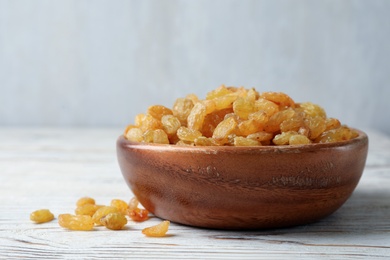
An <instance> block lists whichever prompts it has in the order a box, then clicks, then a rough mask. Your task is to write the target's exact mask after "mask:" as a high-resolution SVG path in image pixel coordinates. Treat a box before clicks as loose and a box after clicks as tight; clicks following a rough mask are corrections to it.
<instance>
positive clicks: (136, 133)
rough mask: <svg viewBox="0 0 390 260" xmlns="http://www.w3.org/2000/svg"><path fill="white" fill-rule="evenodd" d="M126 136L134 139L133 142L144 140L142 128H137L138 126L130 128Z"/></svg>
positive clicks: (128, 138) (131, 139)
mask: <svg viewBox="0 0 390 260" xmlns="http://www.w3.org/2000/svg"><path fill="white" fill-rule="evenodd" d="M125 137H126V139H127V140H130V141H133V142H142V141H143V133H142V130H141V129H139V128H137V127H134V128H131V129H129V130H128V131H127V132H126V134H125Z"/></svg>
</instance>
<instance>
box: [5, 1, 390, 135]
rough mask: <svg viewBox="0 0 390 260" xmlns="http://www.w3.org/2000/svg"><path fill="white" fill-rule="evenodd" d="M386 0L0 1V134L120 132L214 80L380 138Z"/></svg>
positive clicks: (389, 71) (386, 94) (389, 21)
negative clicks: (73, 129) (313, 110)
mask: <svg viewBox="0 0 390 260" xmlns="http://www.w3.org/2000/svg"><path fill="white" fill-rule="evenodd" d="M389 46H390V1H385V0H384V1H379V0H374V1H368V0H367V1H358V0H357V1H299V0H298V1H292V0H291V1H281V0H278V1H245V0H244V1H234V0H231V1H228V0H226V1H210V0H208V1H206V0H204V1H173V0H172V1H170V0H167V1H163V0H160V1H158V0H156V1H82V0H77V1H76V0H75V1H50V0H48V1H42V0H36V1H19V0H10V1H8V0H5V1H4V0H0V89H1V91H0V126H61V127H62V126H66V127H68V126H118V127H120V126H123V127H124V126H125V125H126V124H128V123H131V122H132V121H133V118H134V116H135V115H136V114H137V113H140V112H144V111H145V110H146V108H147V107H148V105H151V104H163V105H166V106H170V105H171V104H172V103H173V101H174V100H175V98H177V97H182V96H185V95H186V94H188V93H195V94H198V95H199V96H200V97H204V95H205V94H206V93H207V92H208V91H209V90H211V89H214V88H216V87H218V86H219V85H220V84H222V83H224V84H227V85H233V86H245V87H255V88H256V89H257V90H259V91H283V92H286V93H288V94H289V95H290V96H291V97H292V98H293V99H295V100H296V101H312V102H315V103H318V104H320V105H321V106H323V107H324V108H325V109H326V111H327V113H328V115H329V116H332V117H337V118H339V119H340V120H341V121H342V122H343V123H346V124H348V125H351V126H354V127H358V128H363V129H365V128H376V129H379V130H382V131H383V132H386V133H388V134H390V120H389V119H390V116H389V113H390V105H389V102H388V99H389V98H390V86H389V85H390V47H389Z"/></svg>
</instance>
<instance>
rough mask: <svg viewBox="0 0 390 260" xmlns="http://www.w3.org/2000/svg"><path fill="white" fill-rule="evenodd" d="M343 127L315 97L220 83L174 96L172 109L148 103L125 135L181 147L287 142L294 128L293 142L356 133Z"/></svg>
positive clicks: (353, 135) (321, 140)
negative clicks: (201, 93) (202, 92)
mask: <svg viewBox="0 0 390 260" xmlns="http://www.w3.org/2000/svg"><path fill="white" fill-rule="evenodd" d="M339 128H341V124H340V121H338V120H337V119H334V118H327V117H326V113H325V110H324V109H323V108H322V107H320V106H319V105H316V104H313V103H311V102H304V103H295V102H294V100H293V99H292V98H291V97H290V96H288V95H287V94H285V93H282V92H262V93H259V92H257V91H256V90H255V89H254V88H251V89H245V88H244V87H226V86H224V85H222V86H220V87H218V88H217V89H215V90H212V91H210V92H209V93H207V95H206V98H205V99H203V100H201V99H199V98H198V97H197V96H196V95H194V94H190V95H187V96H186V97H185V98H178V99H176V101H175V103H174V105H173V107H172V109H169V108H167V107H165V106H162V105H155V106H150V107H149V108H148V111H147V112H146V114H138V115H137V116H136V118H135V123H134V125H128V126H127V127H126V129H125V131H124V136H125V138H127V139H128V140H130V141H135V142H148V143H159V144H175V145H182V146H188V145H190V146H194V145H196V146H208V145H236V144H237V145H241V144H243V142H246V143H248V142H251V143H255V142H253V141H252V140H255V141H257V142H259V145H260V144H261V145H275V144H276V145H277V144H288V143H289V142H290V141H288V139H289V138H288V136H290V135H291V133H292V132H294V133H296V134H294V137H293V138H292V139H291V143H292V144H306V143H316V142H333V141H339V140H349V139H350V138H354V137H356V136H357V133H354V134H351V132H348V131H346V130H340V129H339ZM335 129H339V130H337V131H336V130H335ZM330 130H335V131H333V132H328V131H330ZM325 132H328V133H326V134H324V133H325ZM258 133H261V134H258ZM265 133H267V134H265ZM283 133H288V134H284V135H283ZM270 135H271V136H270ZM295 135H302V136H295ZM303 136H304V137H303ZM238 137H244V138H245V137H247V138H249V139H251V140H249V141H247V140H245V139H242V138H238ZM320 137H321V138H320ZM346 138H347V139H346ZM235 140H236V141H235ZM271 140H274V141H271ZM309 141H310V142H309Z"/></svg>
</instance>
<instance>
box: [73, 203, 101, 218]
mask: <svg viewBox="0 0 390 260" xmlns="http://www.w3.org/2000/svg"><path fill="white" fill-rule="evenodd" d="M101 207H103V206H102V205H95V204H85V205H81V206H78V207H77V208H76V209H75V214H76V215H89V216H91V217H92V216H93V214H95V212H96V211H97V210H98V209H99V208H101Z"/></svg>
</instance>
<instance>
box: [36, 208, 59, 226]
mask: <svg viewBox="0 0 390 260" xmlns="http://www.w3.org/2000/svg"><path fill="white" fill-rule="evenodd" d="M53 219H54V215H53V213H51V212H50V210H48V209H39V210H36V211H34V212H32V213H31V214H30V220H32V221H34V222H35V223H45V222H49V221H52V220H53Z"/></svg>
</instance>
